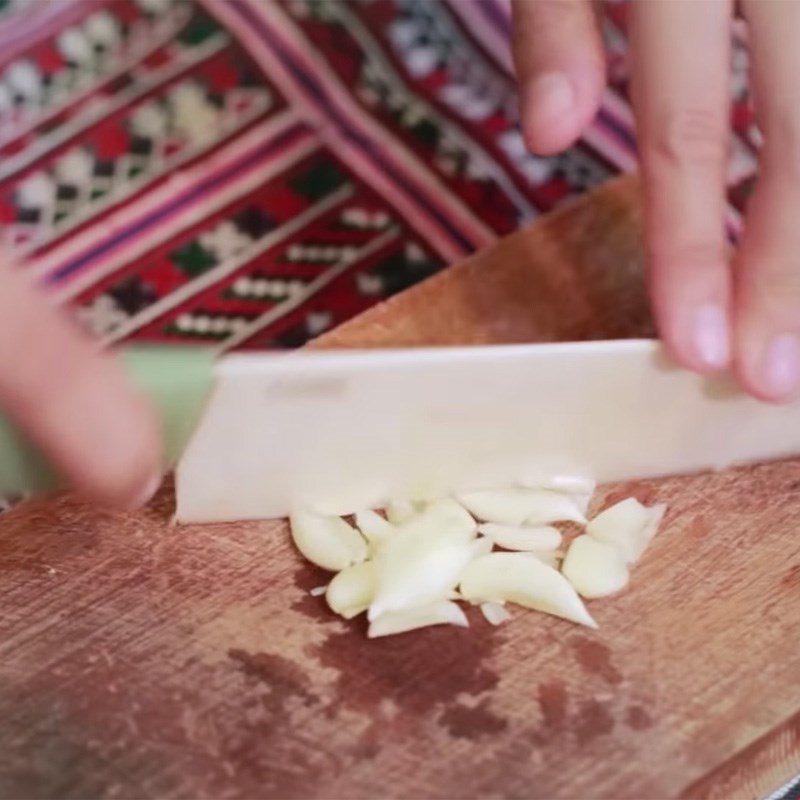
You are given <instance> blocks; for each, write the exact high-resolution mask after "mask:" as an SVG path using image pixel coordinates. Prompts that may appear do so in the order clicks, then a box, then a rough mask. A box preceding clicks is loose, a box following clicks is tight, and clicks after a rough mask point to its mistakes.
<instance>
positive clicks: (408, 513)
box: [385, 500, 420, 525]
mask: <svg viewBox="0 0 800 800" xmlns="http://www.w3.org/2000/svg"><path fill="white" fill-rule="evenodd" d="M385 511H386V519H387V520H389V522H391V524H392V525H404V524H405V523H406V522H409V521H410V520H412V519H413V518H414V517H416V516H417V514H419V513H420V509H419V508H417V507H416V506H415V505H414V503H412V502H411V501H410V500H392V501H391V502H390V503H389V504H388V505H387V506H386V509H385Z"/></svg>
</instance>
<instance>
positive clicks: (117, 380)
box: [0, 267, 160, 507]
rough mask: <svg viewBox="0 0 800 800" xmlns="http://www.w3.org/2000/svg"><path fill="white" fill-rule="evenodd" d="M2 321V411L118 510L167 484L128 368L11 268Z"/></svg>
mask: <svg viewBox="0 0 800 800" xmlns="http://www.w3.org/2000/svg"><path fill="white" fill-rule="evenodd" d="M0 320H1V321H2V333H0V406H2V407H3V409H4V410H5V411H6V412H7V413H8V415H9V417H10V418H11V419H13V420H14V421H15V422H16V423H17V424H18V425H20V427H21V428H22V429H24V430H25V431H26V432H27V434H28V435H29V436H30V438H31V440H32V441H33V442H35V443H36V445H37V446H38V447H39V448H40V449H41V450H42V451H43V453H44V454H45V456H46V457H47V458H48V459H49V460H50V462H51V463H52V464H53V466H54V467H55V468H56V469H57V470H58V471H59V472H60V473H61V474H62V475H63V476H64V477H65V478H67V479H68V480H69V481H70V482H71V483H72V484H73V485H74V486H75V488H77V489H79V490H82V491H83V492H85V493H87V494H89V495H90V496H92V497H93V498H95V499H98V500H100V501H103V502H107V503H110V504H113V505H119V506H125V507H134V506H136V505H139V504H141V503H144V502H146V500H148V499H149V497H150V495H152V494H153V492H154V491H155V489H156V488H157V487H158V482H159V479H160V465H159V461H160V436H159V431H158V427H157V423H156V421H155V419H154V417H153V414H152V412H151V410H150V408H149V406H148V405H147V403H146V402H145V400H144V399H143V398H142V397H139V396H138V395H136V394H135V393H134V392H133V391H132V390H130V389H129V388H128V386H127V383H126V381H125V378H124V375H123V374H122V372H121V370H120V368H118V367H117V365H116V364H115V363H114V362H113V361H112V360H111V359H110V358H109V357H108V356H103V355H100V354H98V353H96V352H95V349H94V347H93V346H92V344H91V343H90V342H89V341H88V340H86V339H84V337H83V336H82V335H81V334H80V333H79V332H78V331H77V329H75V328H74V326H73V325H72V324H71V322H70V321H69V320H68V319H66V318H65V317H64V316H63V315H62V314H61V312H60V311H58V310H56V309H55V308H52V307H51V306H50V305H49V304H48V302H47V301H46V300H45V298H44V297H43V296H41V295H40V294H39V293H38V292H37V291H36V290H35V289H34V288H33V287H32V286H30V285H29V283H28V281H27V279H26V278H25V277H24V276H23V275H22V274H20V273H19V272H18V271H16V270H14V269H11V268H8V267H6V268H3V269H0Z"/></svg>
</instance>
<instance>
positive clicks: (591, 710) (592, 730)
mask: <svg viewBox="0 0 800 800" xmlns="http://www.w3.org/2000/svg"><path fill="white" fill-rule="evenodd" d="M572 726H573V728H574V730H575V735H576V736H577V737H578V744H580V745H585V744H588V743H589V742H591V741H592V740H593V739H596V738H597V737H598V736H604V735H606V734H609V733H611V731H613V730H614V719H613V717H612V716H611V714H610V713H609V711H608V709H607V708H606V707H605V706H604V705H603V704H602V703H599V702H598V701H597V700H587V701H586V702H584V703H583V704H582V705H581V706H580V707H579V708H578V712H577V714H576V715H575V719H574V720H573V721H572Z"/></svg>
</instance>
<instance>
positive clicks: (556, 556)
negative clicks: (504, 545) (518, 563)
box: [520, 550, 561, 569]
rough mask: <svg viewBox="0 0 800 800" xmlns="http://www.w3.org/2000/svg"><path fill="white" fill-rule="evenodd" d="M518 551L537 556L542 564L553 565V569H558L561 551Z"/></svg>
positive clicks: (532, 556)
mask: <svg viewBox="0 0 800 800" xmlns="http://www.w3.org/2000/svg"><path fill="white" fill-rule="evenodd" d="M520 553H521V554H522V555H526V556H530V557H531V558H538V559H539V561H541V562H542V564H547V566H548V567H553V569H558V562H559V560H560V558H561V552H560V551H558V550H525V551H520Z"/></svg>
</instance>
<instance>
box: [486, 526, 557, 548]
mask: <svg viewBox="0 0 800 800" xmlns="http://www.w3.org/2000/svg"><path fill="white" fill-rule="evenodd" d="M478 533H482V534H483V535H484V536H488V537H489V538H490V539H491V540H492V541H493V542H494V543H495V544H496V545H497V546H498V547H502V548H504V549H505V550H556V549H558V547H560V545H561V531H559V530H558V528H554V527H552V526H551V525H540V526H536V527H525V526H522V525H500V524H499V523H497V522H482V523H481V524H480V525H478Z"/></svg>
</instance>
